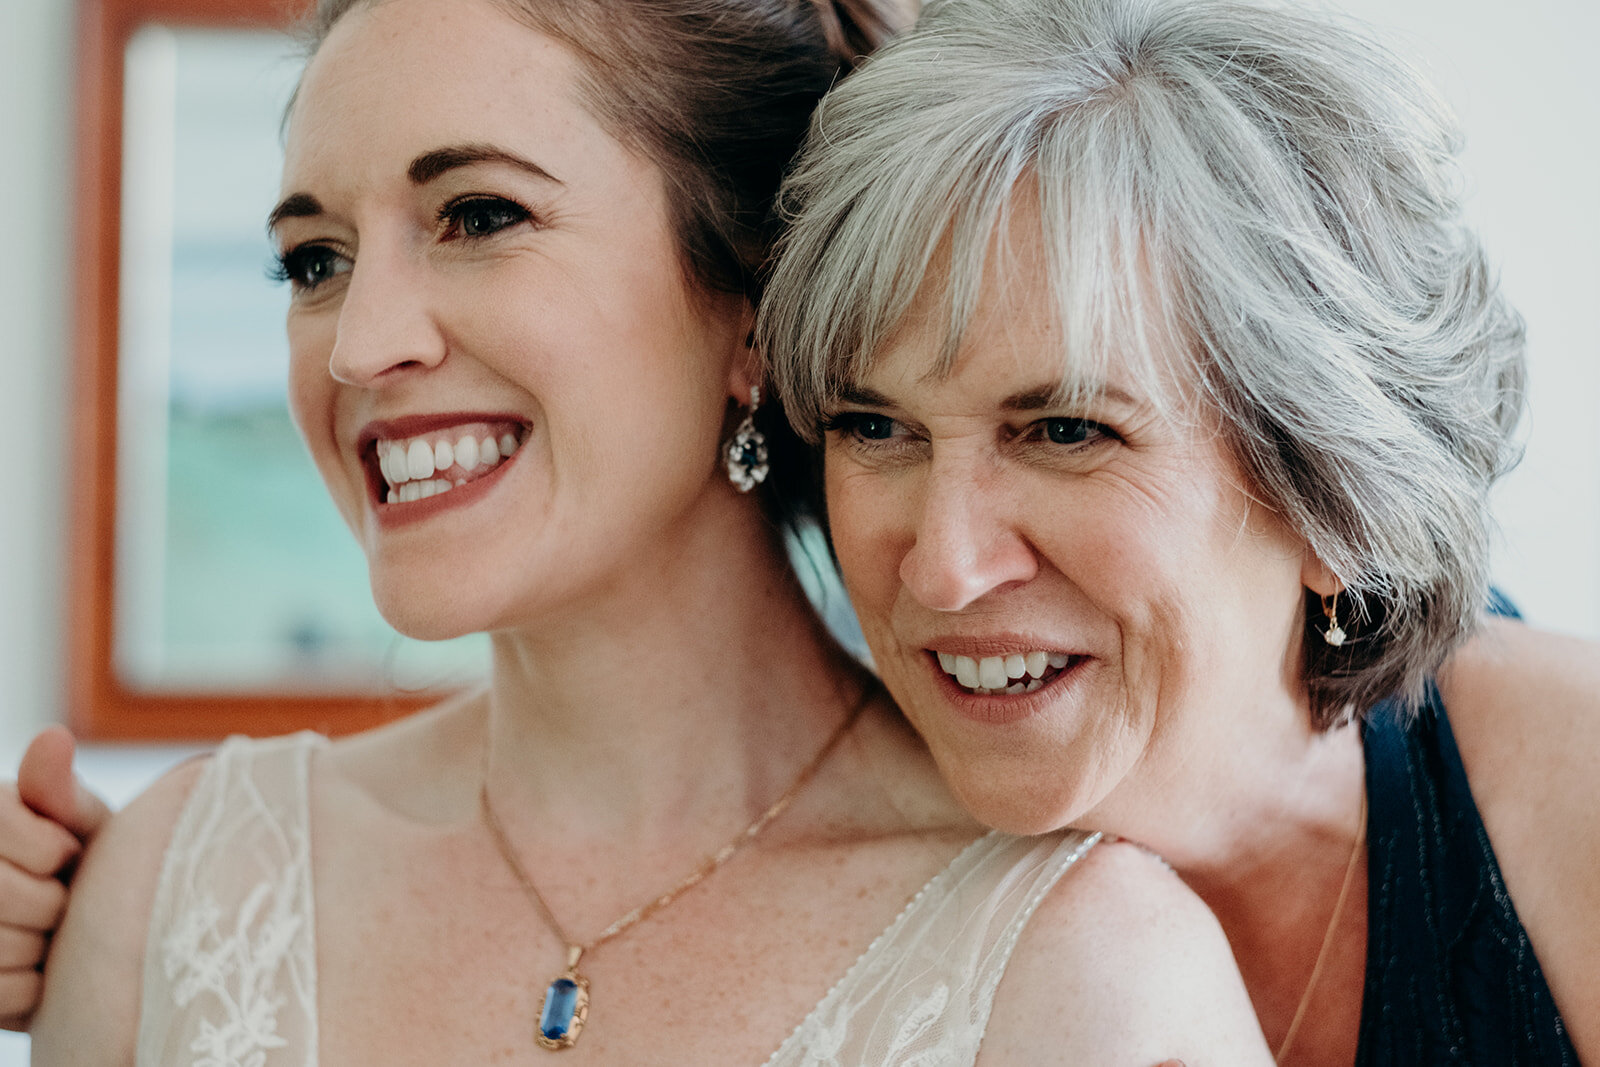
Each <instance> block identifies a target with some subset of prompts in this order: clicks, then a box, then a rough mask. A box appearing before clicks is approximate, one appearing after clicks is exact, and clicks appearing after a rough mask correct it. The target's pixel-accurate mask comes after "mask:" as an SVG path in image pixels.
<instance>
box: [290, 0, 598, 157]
mask: <svg viewBox="0 0 1600 1067" xmlns="http://www.w3.org/2000/svg"><path fill="white" fill-rule="evenodd" d="M578 73H579V66H578V60H577V58H576V57H575V56H574V55H573V54H572V53H571V51H570V50H569V49H568V48H566V47H565V46H564V45H562V44H561V43H560V42H558V41H556V40H555V39H553V38H551V37H549V36H546V35H544V34H541V33H539V32H537V31H536V30H533V29H531V28H529V27H527V26H526V25H524V24H522V23H520V22H518V21H517V20H515V19H513V18H512V17H511V16H510V15H509V14H508V13H507V12H506V11H505V10H504V9H503V8H502V7H500V6H499V5H497V4H495V3H492V2H490V0H385V2H383V3H379V4H365V5H361V6H358V7H356V8H353V9H352V10H351V11H350V12H349V13H348V14H346V15H345V16H344V17H343V18H341V19H340V20H339V22H338V23H336V24H335V25H334V27H333V29H332V30H331V31H330V32H329V34H328V36H327V38H326V40H324V41H323V43H322V45H321V47H319V48H318V50H317V52H316V54H315V55H314V56H313V57H312V59H311V61H310V62H309V63H308V64H307V67H306V71H305V75H304V77H303V78H302V81H301V84H300V88H299V91H298V92H297V94H296V98H295V102H294V106H293V109H292V110H291V112H290V114H289V121H288V138H287V141H288V150H289V155H290V157H291V159H290V163H291V165H292V164H293V163H294V162H296V160H295V159H294V157H295V155H296V152H297V150H301V151H304V150H305V149H307V148H317V149H321V148H324V147H329V145H327V144H326V143H325V142H328V141H332V142H335V143H336V145H337V146H338V147H341V148H346V150H348V149H349V148H376V147H378V146H380V145H394V144H398V143H399V142H400V141H402V140H405V139H407V138H409V139H411V140H413V141H415V142H417V143H418V144H430V143H456V142H460V141H463V140H467V141H491V142H500V141H504V140H507V139H522V140H527V139H531V138H534V137H537V138H539V139H541V140H543V141H546V142H559V141H560V140H561V139H563V138H564V137H571V136H572V135H573V134H574V133H575V132H577V131H578V130H580V129H582V131H583V132H584V133H585V134H587V133H588V132H589V130H588V129H587V128H592V127H594V123H593V121H592V119H589V118H588V116H587V114H586V112H585V111H584V110H583V108H582V107H581V105H580V104H579V102H578V94H577V91H576V82H577V77H578ZM585 120H587V121H585ZM586 127H587V128H586Z"/></svg>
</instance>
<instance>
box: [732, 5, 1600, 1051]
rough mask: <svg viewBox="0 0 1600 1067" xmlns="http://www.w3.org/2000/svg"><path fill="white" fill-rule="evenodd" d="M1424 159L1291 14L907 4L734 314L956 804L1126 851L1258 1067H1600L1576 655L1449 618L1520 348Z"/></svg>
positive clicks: (1350, 60) (1512, 317)
mask: <svg viewBox="0 0 1600 1067" xmlns="http://www.w3.org/2000/svg"><path fill="white" fill-rule="evenodd" d="M1457 142H1458V138H1457V134H1456V132H1455V130H1454V128H1453V126H1452V123H1451V120H1450V118H1449V116H1448V114H1447V112H1446V111H1445V109H1444V108H1443V106H1442V105H1441V104H1440V103H1439V102H1438V101H1437V99H1436V97H1435V96H1434V95H1433V93H1432V91H1431V90H1430V89H1429V88H1428V87H1427V86H1426V85H1425V84H1424V83H1423V82H1422V81H1421V80H1420V79H1419V78H1418V77H1417V75H1416V74H1415V73H1413V72H1412V70H1411V69H1410V68H1409V67H1408V66H1407V65H1406V64H1405V63H1403V62H1401V61H1399V60H1398V59H1397V58H1396V57H1395V56H1393V55H1392V54H1390V53H1389V52H1387V51H1386V50H1384V49H1383V48H1382V47H1381V46H1379V45H1377V44H1375V43H1374V42H1373V41H1371V40H1370V39H1368V38H1367V37H1366V36H1365V35H1364V34H1363V33H1362V32H1361V31H1360V30H1358V29H1355V28H1353V27H1350V26H1347V25H1344V24H1339V23H1335V22H1333V21H1331V20H1329V19H1326V18H1324V17H1320V16H1311V15H1308V14H1304V13H1297V12H1294V11H1291V10H1286V9H1279V8H1267V7H1257V6H1246V5H1243V4H1235V3H1228V2H1211V0H1200V2H1188V3H1177V2H1163V0H943V2H937V3H935V4H934V5H932V6H931V7H930V9H929V10H928V11H926V12H925V14H924V17H923V19H922V21H921V22H920V23H919V25H918V27H917V29H916V30H915V31H914V32H913V33H911V34H910V35H909V36H907V37H905V38H903V39H902V40H900V41H899V42H897V43H895V44H894V45H892V46H890V47H889V48H888V49H887V50H886V51H884V52H883V53H881V54H879V55H878V56H876V57H875V58H873V59H872V60H871V61H869V62H868V63H867V64H866V65H865V67H864V68H863V69H862V70H861V71H859V72H858V73H856V74H854V75H853V76H852V77H851V78H850V79H848V80H847V81H846V82H845V83H844V84H843V85H842V86H841V87H839V88H838V89H836V90H835V91H834V92H833V93H832V94H830V96H829V97H828V98H827V99H826V100H825V101H824V104H823V106H822V107H821V109H820V110H819V112H818V114H817V116H816V117H815V118H814V120H813V127H812V132H811V136H810V139H809V141H808V147H807V149H806V150H805V151H804V153H803V154H802V156H801V158H800V160H799V161H798V162H797V164H796V166H795V168H794V170H793V173H792V174H791V176H790V179H789V182H788V185H787V191H786V194H785V200H784V207H785V210H786V211H787V212H788V213H789V215H790V217H791V223H792V227H791V230H790V232H789V234H788V236H787V238H786V241H785V243H784V245H783V248H782V253H781V259H780V261H779V264H778V266H777V268H776V270H775V272H774V275H773V277H772V280H771V284H770V286H769V288H768V291H767V295H766V299H765V302H764V303H763V307H762V322H761V337H762V341H763V344H764V347H765V351H766V353H767V356H768V359H769V367H770V375H771V377H772V379H773V381H774V384H775V385H776V387H777V390H778V392H779V393H780V394H781V395H782V396H783V397H784V399H785V402H786V403H787V405H788V409H789V412H790V417H791V419H792V420H793V422H794V424H795V426H796V428H797V429H798V430H799V431H800V432H801V433H802V434H804V435H807V436H808V437H810V438H811V439H812V440H814V441H816V440H822V441H823V442H824V446H823V447H824V455H825V460H826V479H825V480H826V493H827V503H828V513H829V521H830V525H831V532H832V536H833V542H834V546H835V549H836V551H837V554H838V558H839V561H840V564H841V567H842V570H843V573H844V577H845V581H846V585H847V587H848V588H849V590H850V593H851V595H852V598H853V600H854V603H855V606H856V609H857V612H858V614H859V615H860V617H861V621H862V624H863V628H864V631H865V634H866V637H867V640H868V643H869V645H870V646H871V649H872V652H873V656H874V660H875V663H876V666H877V667H878V669H879V670H880V671H881V673H882V676H883V678H884V680H885V682H886V683H887V684H888V686H889V688H890V690H891V692H892V693H893V695H894V696H895V697H896V699H897V700H898V702H899V703H900V705H901V707H902V708H903V709H904V711H905V712H906V714H907V716H908V717H909V718H910V719H911V720H912V722H913V723H914V724H915V725H916V727H917V728H918V730H919V732H921V734H922V735H923V737H924V738H925V739H926V740H927V742H928V743H929V745H930V747H931V749H932V751H933V753H934V756H935V758H936V760H937V761H938V763H939V766H940V769H941V771H942V772H943V773H944V775H945V777H946V778H947V780H948V781H949V782H950V783H951V784H952V785H953V786H954V788H955V790H956V792H957V794H958V796H959V797H960V798H961V800H962V802H963V803H964V804H965V805H966V806H968V807H969V809H970V810H972V811H974V812H975V813H976V814H978V816H979V817H980V818H982V819H983V820H984V821H986V822H989V823H991V824H993V825H996V826H1000V827H1003V828H1005V829H1008V830H1011V831H1015V832H1023V833H1034V832H1041V831H1045V830H1049V829H1053V828H1056V827H1061V826H1067V825H1072V826H1080V827H1093V828H1095V829H1099V830H1103V831H1106V832H1107V833H1110V834H1116V835H1120V836H1122V837H1124V838H1128V839H1131V840H1133V841H1136V842H1138V843H1141V844H1143V845H1145V846H1147V847H1149V848H1150V849H1152V850H1153V851H1155V852H1157V853H1158V854H1160V855H1161V856H1163V857H1164V858H1165V859H1166V860H1167V861H1168V862H1169V863H1171V864H1172V866H1173V867H1174V868H1175V869H1176V870H1177V872H1178V873H1179V874H1180V875H1181V876H1182V877H1183V878H1184V880H1185V881H1186V882H1187V883H1188V884H1189V885H1190V886H1191V887H1192V888H1193V889H1194V890H1195V891H1196V892H1197V893H1198V894H1199V895H1200V897H1201V898H1202V899H1203V900H1205V901H1206V903H1207V904H1208V905H1209V906H1210V907H1211V909H1212V910H1213V912H1214V913H1215V914H1216V915H1217V917H1218V919H1219V920H1220V921H1221V923H1222V925H1223V928H1224V930H1225V932H1226V933H1227V935H1228V937H1229V941H1230V943H1231V944H1232V946H1233V949H1234V952H1235V955H1236V957H1237V959H1238V962H1239V964H1240V968H1241V971H1242V973H1243V976H1244V979H1245V983H1246V986H1247V988H1248V990H1249V992H1250V994H1251V998H1252V1000H1253V1002H1254V1005H1255V1008H1256V1010H1257V1013H1258V1016H1259V1018H1260V1020H1261V1022H1262V1026H1263V1030H1264V1032H1265V1034H1266V1036H1267V1038H1268V1041H1269V1044H1270V1045H1271V1046H1272V1047H1273V1048H1275V1049H1276V1050H1277V1059H1278V1061H1279V1062H1294V1063H1306V1064H1310V1063H1329V1064H1332V1063H1350V1062H1351V1061H1352V1060H1355V1061H1356V1062H1358V1063H1362V1064H1417V1063H1444V1062H1450V1063H1480V1064H1488V1063H1494V1064H1507V1063H1561V1064H1570V1063H1576V1062H1578V1052H1579V1051H1581V1052H1582V1053H1583V1055H1584V1057H1585V1059H1586V1060H1588V1061H1600V971H1597V969H1596V968H1595V966H1594V961H1595V960H1596V959H1600V878H1596V877H1595V875H1596V872H1597V871H1600V803H1596V795H1595V789H1594V786H1593V784H1592V783H1593V776H1592V774H1590V773H1589V768H1590V765H1591V763H1592V760H1593V757H1594V755H1595V753H1597V752H1600V697H1597V695H1596V694H1597V693H1600V654H1597V650H1596V648H1595V647H1594V646H1593V645H1592V644H1588V643H1585V642H1581V641H1576V640H1569V639H1561V638H1556V637H1552V636H1548V635H1543V634H1538V633H1535V632H1533V631H1531V630H1528V629H1526V628H1524V627H1522V626H1520V625H1516V624H1512V623H1508V622H1503V621H1493V622H1491V621H1485V617H1484V605H1485V603H1486V602H1487V599H1488V597H1489V589H1488V584H1487V568H1488V564H1487V558H1488V552H1487V547H1488V529H1489V517H1488V505H1487V497H1488V492H1489V488H1490V486H1491V484H1492V483H1493V482H1494V481H1495V479H1496V478H1497V477H1498V476H1499V475H1500V474H1501V473H1503V472H1504V471H1505V470H1506V469H1507V467H1508V466H1509V465H1510V464H1511V463H1512V462H1513V461H1514V460H1515V458H1516V448H1515V445H1514V442H1513V440H1512V430H1513V427H1514V425H1515V423H1516V420H1517V418H1518V415H1519V413H1520V408H1521V402H1522V380H1523V355H1522V347H1523V345H1522V340H1523V336H1522V326H1521V322H1520V320H1519V319H1518V317H1517V315H1516V314H1515V312H1514V311H1513V310H1512V309H1511V308H1510V307H1509V306H1508V305H1507V304H1506V302H1505V301H1504V299H1503V298H1502V297H1501V295H1500V294H1499V292H1498V290H1497V288H1496V285H1495V282H1494V279H1493V276H1492V274H1491V272H1490V270H1489V269H1488V267H1487V266H1486V264H1485V260H1484V256H1483V253H1482V251H1481V249H1480V247H1479V244H1478V241H1477V239H1476V237H1475V236H1474V234H1473V233H1472V232H1471V231H1470V229H1468V228H1467V227H1466V225H1465V224H1464V223H1463V221H1462V219H1461V212H1460V204H1459V196H1458V191H1457V184H1458V176H1457V173H1456V170H1455V167H1454V156H1455V152H1456V149H1457ZM1447 659H1448V660H1449V664H1448V668H1447V669H1444V670H1441V665H1443V664H1445V663H1446V660H1447ZM1446 709H1448V714H1447V712H1446ZM1363 868H1364V869H1365V870H1364V872H1363ZM1363 875H1364V876H1363ZM1513 901H1514V902H1515V903H1513Z"/></svg>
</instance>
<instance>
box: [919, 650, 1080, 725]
mask: <svg viewBox="0 0 1600 1067" xmlns="http://www.w3.org/2000/svg"><path fill="white" fill-rule="evenodd" d="M926 656H927V659H928V665H929V669H930V670H931V671H932V672H933V674H934V682H935V685H937V686H938V687H939V690H940V695H941V696H943V697H944V698H945V699H946V700H947V701H948V702H949V703H950V706H951V707H952V708H954V709H955V711H956V714H958V715H960V716H961V717H962V718H964V719H970V720H971V721H973V722H976V723H982V724H984V725H986V726H1004V725H1006V724H1008V723H1014V722H1021V721H1022V720H1023V719H1026V718H1029V717H1031V716H1033V715H1036V714H1038V713H1039V712H1041V711H1043V710H1044V709H1045V707H1047V706H1048V705H1049V704H1050V703H1051V702H1052V701H1054V700H1055V699H1057V698H1058V697H1059V696H1060V695H1061V691H1062V689H1063V688H1064V687H1067V686H1071V685H1073V684H1074V683H1076V681H1077V680H1078V678H1079V676H1081V675H1082V674H1083V671H1084V668H1085V667H1086V666H1088V664H1089V657H1088V656H1075V657H1074V658H1073V661H1072V662H1071V663H1069V664H1067V666H1066V667H1064V668H1062V670H1061V673H1060V674H1057V675H1056V676H1055V677H1054V678H1051V679H1050V680H1049V681H1048V682H1046V683H1045V684H1044V685H1042V686H1040V687H1039V688H1038V689H1035V690H1034V691H1033V692H1031V693H991V694H983V693H974V692H971V691H970V690H967V689H964V688H962V686H961V685H960V684H959V683H958V682H957V681H956V680H955V679H954V678H952V677H951V676H950V675H949V674H946V673H945V670H944V668H943V667H941V666H939V660H938V658H937V657H936V656H935V655H934V654H933V653H931V652H929V653H926Z"/></svg>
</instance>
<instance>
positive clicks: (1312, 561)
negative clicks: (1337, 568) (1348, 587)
mask: <svg viewBox="0 0 1600 1067" xmlns="http://www.w3.org/2000/svg"><path fill="white" fill-rule="evenodd" d="M1300 584H1301V585H1304V586H1305V587H1306V588H1307V589H1309V590H1311V591H1312V592H1313V593H1315V594H1317V595H1318V596H1321V597H1330V596H1333V594H1335V593H1339V592H1343V591H1344V582H1342V581H1340V580H1339V576H1338V575H1337V574H1334V573H1333V570H1332V568H1330V567H1329V566H1328V565H1327V564H1326V563H1324V562H1322V557H1321V556H1318V555H1317V554H1316V552H1315V551H1313V550H1312V548H1311V546H1309V545H1307V546H1306V554H1305V559H1304V560H1303V561H1302V562H1301V564H1300Z"/></svg>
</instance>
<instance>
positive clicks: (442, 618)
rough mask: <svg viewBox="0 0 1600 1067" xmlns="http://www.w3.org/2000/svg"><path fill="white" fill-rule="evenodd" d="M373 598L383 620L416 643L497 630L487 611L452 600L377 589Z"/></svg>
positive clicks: (375, 587) (414, 592)
mask: <svg viewBox="0 0 1600 1067" xmlns="http://www.w3.org/2000/svg"><path fill="white" fill-rule="evenodd" d="M372 595H373V600H374V602H375V603H376V604H377V606H378V614H380V615H382V616H383V621H384V622H387V623H388V624H389V625H390V626H392V627H394V629H395V631H396V632H397V633H399V634H400V635H401V636H402V637H409V638H411V639H412V640H413V641H449V640H452V639H454V638H457V637H465V636H466V635H468V634H475V633H482V632H484V631H487V630H492V629H494V628H495V627H494V625H493V623H492V622H491V621H490V620H489V619H488V618H487V615H486V613H485V612H483V611H481V610H470V606H469V605H466V604H461V603H459V602H452V600H450V599H449V598H442V597H439V596H436V595H421V594H418V593H417V592H416V591H414V590H385V589H380V588H378V587H377V586H374V587H373V590H372Z"/></svg>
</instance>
